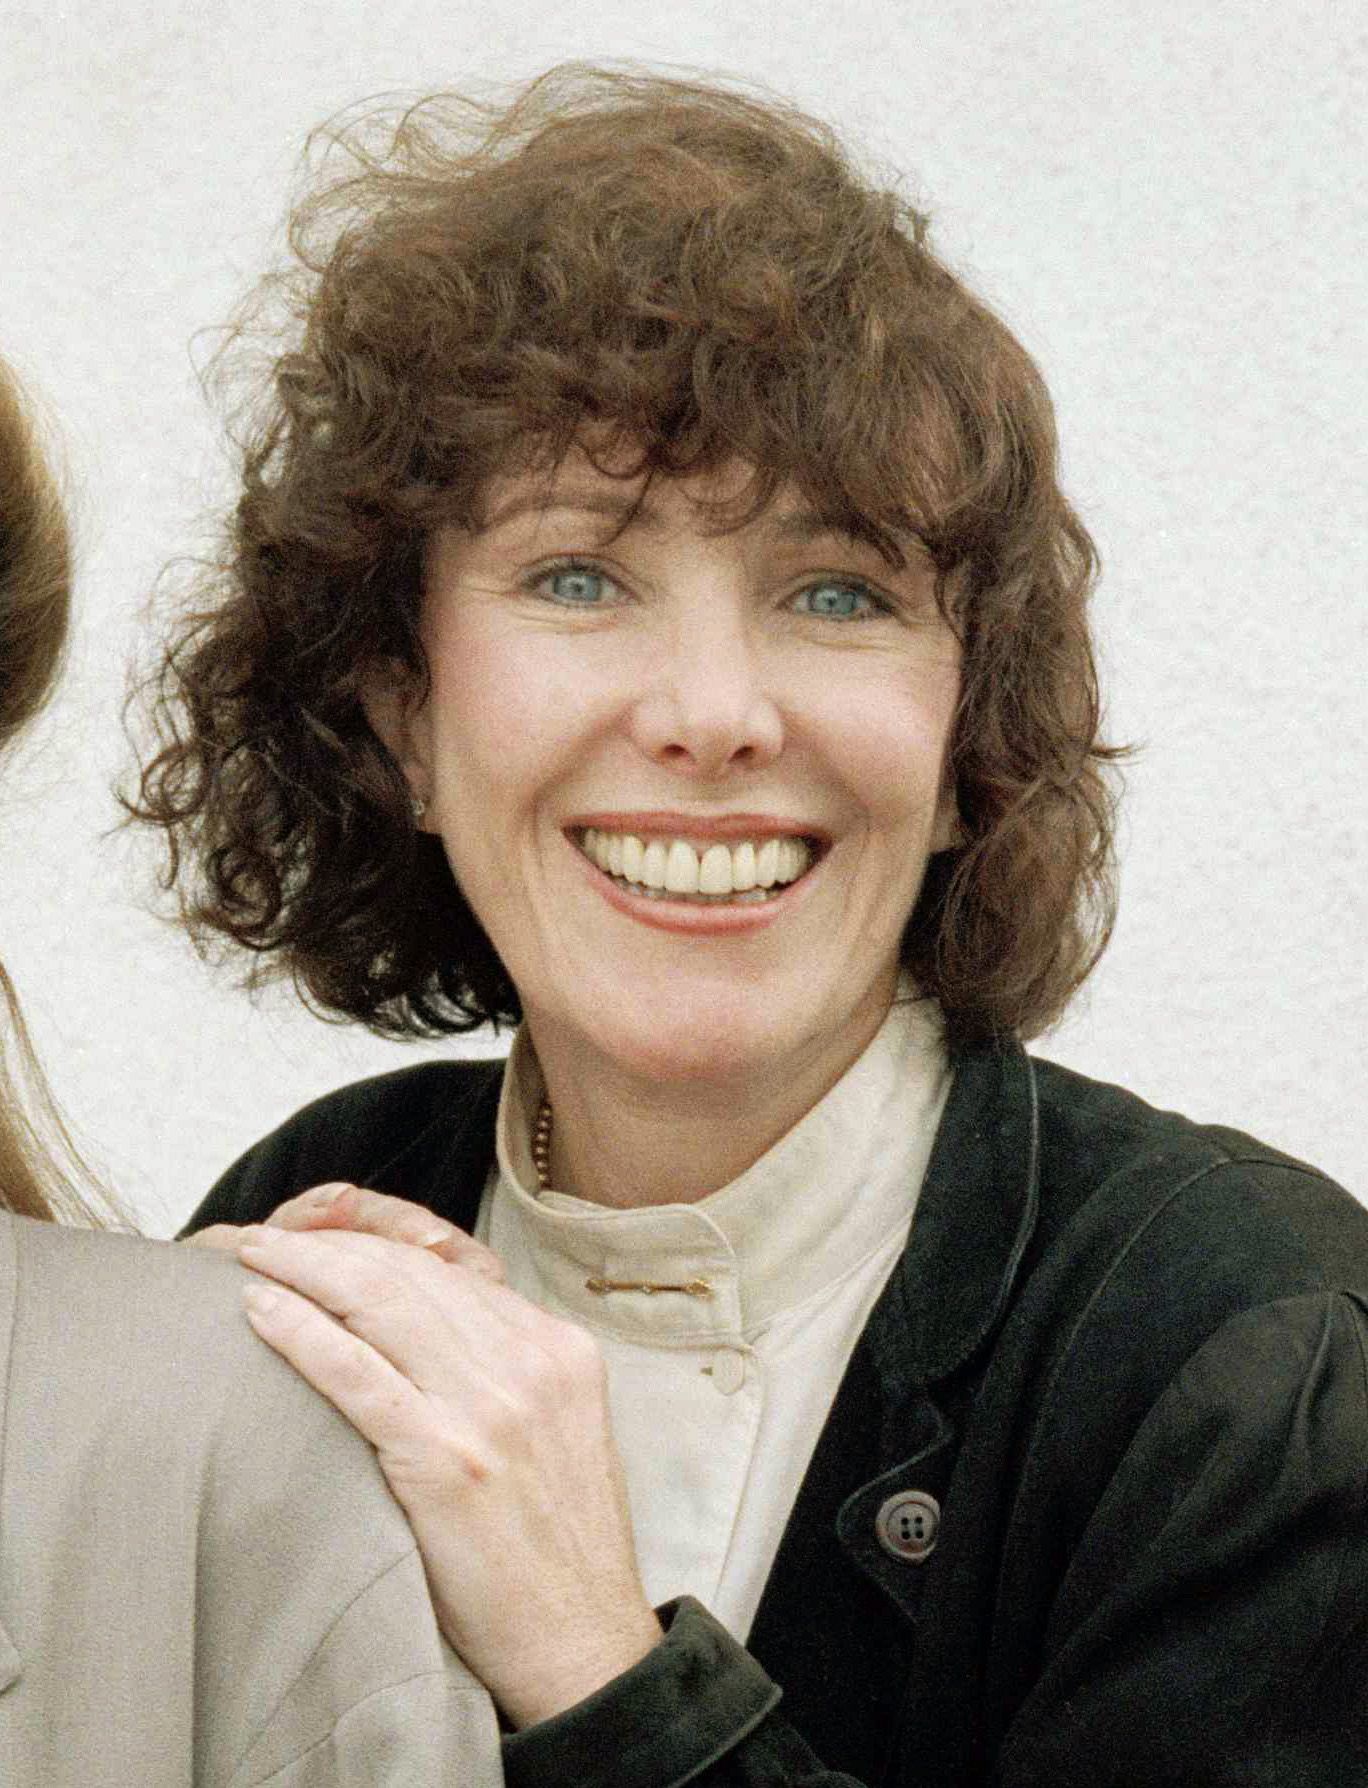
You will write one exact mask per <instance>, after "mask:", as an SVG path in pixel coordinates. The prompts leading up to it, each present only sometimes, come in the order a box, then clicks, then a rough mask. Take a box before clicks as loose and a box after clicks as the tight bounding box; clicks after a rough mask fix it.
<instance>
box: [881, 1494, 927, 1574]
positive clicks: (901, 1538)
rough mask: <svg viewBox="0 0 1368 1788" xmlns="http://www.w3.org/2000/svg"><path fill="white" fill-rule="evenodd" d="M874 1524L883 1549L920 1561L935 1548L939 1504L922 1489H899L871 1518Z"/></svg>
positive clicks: (895, 1555)
mask: <svg viewBox="0 0 1368 1788" xmlns="http://www.w3.org/2000/svg"><path fill="white" fill-rule="evenodd" d="M874 1527H875V1531H876V1532H877V1533H878V1536H879V1544H880V1545H881V1546H882V1547H883V1549H884V1551H885V1552H890V1553H892V1555H893V1557H894V1558H902V1559H906V1560H907V1562H908V1563H909V1564H921V1563H922V1562H923V1561H924V1560H925V1559H928V1558H929V1557H930V1556H931V1554H932V1553H933V1552H934V1551H935V1549H936V1535H937V1534H938V1533H939V1531H940V1504H939V1503H938V1502H937V1501H936V1499H935V1497H934V1496H930V1495H928V1494H927V1492H926V1491H925V1490H900V1491H899V1492H898V1493H897V1495H896V1496H890V1497H889V1499H888V1501H887V1502H886V1503H884V1505H883V1507H882V1508H881V1509H880V1510H879V1512H878V1514H877V1515H876V1516H875V1517H874Z"/></svg>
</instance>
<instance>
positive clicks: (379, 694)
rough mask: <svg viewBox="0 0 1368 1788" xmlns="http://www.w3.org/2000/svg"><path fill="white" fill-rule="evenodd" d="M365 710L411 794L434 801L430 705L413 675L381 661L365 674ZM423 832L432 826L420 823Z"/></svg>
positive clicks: (394, 663)
mask: <svg viewBox="0 0 1368 1788" xmlns="http://www.w3.org/2000/svg"><path fill="white" fill-rule="evenodd" d="M361 707H362V711H363V712H364V713H365V716H366V719H367V720H368V721H369V723H370V729H371V731H372V732H373V733H374V734H375V736H376V738H377V739H379V741H380V743H381V744H382V745H383V746H384V747H385V749H386V751H388V752H389V754H390V756H391V757H392V758H393V759H394V761H395V763H396V764H398V766H399V768H400V769H401V770H402V771H403V773H404V780H405V781H406V782H407V783H408V785H409V794H410V795H411V796H412V797H413V798H414V800H415V801H421V802H426V801H428V800H430V799H431V795H432V764H431V752H430V748H429V741H428V729H427V706H426V704H425V703H423V702H421V701H420V700H419V699H418V690H417V687H416V683H415V679H414V676H413V673H412V672H411V671H410V670H409V669H408V668H407V667H406V666H405V665H402V664H400V663H399V662H398V660H397V659H393V658H384V659H377V660H376V662H375V663H374V664H372V665H369V666H368V667H367V668H366V670H365V671H364V672H363V673H362V677H361ZM419 830H420V831H424V832H426V831H430V830H431V827H429V826H426V825H422V824H421V823H420V825H419Z"/></svg>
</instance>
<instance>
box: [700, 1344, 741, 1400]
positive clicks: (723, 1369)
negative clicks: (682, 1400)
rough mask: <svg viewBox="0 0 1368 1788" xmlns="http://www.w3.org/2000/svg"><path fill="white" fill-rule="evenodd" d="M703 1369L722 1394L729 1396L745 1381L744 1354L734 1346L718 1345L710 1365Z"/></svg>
mask: <svg viewBox="0 0 1368 1788" xmlns="http://www.w3.org/2000/svg"><path fill="white" fill-rule="evenodd" d="M703 1370H704V1371H705V1372H706V1373H708V1374H709V1375H710V1376H711V1378H712V1381H713V1383H714V1384H715V1385H716V1386H717V1388H718V1390H719V1391H721V1393H722V1395H723V1396H724V1397H730V1396H731V1395H732V1394H733V1392H735V1391H739V1390H740V1389H741V1386H742V1385H743V1384H744V1383H745V1382H746V1356H745V1354H743V1353H738V1352H737V1351H736V1350H735V1349H734V1348H730V1347H719V1348H718V1350H717V1352H716V1353H715V1354H714V1355H713V1357H712V1365H711V1366H705V1367H704V1368H703Z"/></svg>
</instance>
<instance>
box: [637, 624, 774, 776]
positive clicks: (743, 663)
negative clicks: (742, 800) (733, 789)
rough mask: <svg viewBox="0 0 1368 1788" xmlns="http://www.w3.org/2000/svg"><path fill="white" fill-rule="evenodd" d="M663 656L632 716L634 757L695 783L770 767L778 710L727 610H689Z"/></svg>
mask: <svg viewBox="0 0 1368 1788" xmlns="http://www.w3.org/2000/svg"><path fill="white" fill-rule="evenodd" d="M663 654H664V655H663V657H662V659H661V661H660V662H659V663H658V665H657V666H656V667H655V670H654V674H653V675H652V676H651V677H650V679H649V681H648V683H647V685H646V687H645V688H644V689H643V690H642V692H641V695H640V696H639V698H638V699H637V701H636V702H635V704H634V707H633V711H632V722H631V730H632V735H633V738H634V739H635V741H636V744H637V746H638V748H639V749H640V750H641V751H643V752H645V754H646V755H647V756H648V757H650V758H651V759H652V760H653V761H654V762H656V763H660V764H663V765H665V766H666V767H667V768H669V769H672V770H674V771H676V772H679V773H682V774H685V775H690V776H694V777H698V778H700V779H703V778H715V777H717V776H720V775H723V774H726V773H728V772H730V771H735V770H756V769H760V768H762V767H763V766H764V765H766V764H769V763H772V762H773V761H774V759H775V758H776V757H777V756H778V755H779V753H780V751H781V750H782V749H783V743H784V728H783V721H782V718H781V715H780V710H779V706H778V704H777V703H776V701H775V699H774V695H773V692H772V691H771V690H770V689H768V688H767V687H766V682H767V679H766V677H765V675H764V671H763V666H762V663H761V657H762V655H761V654H760V653H758V652H757V650H756V646H755V642H754V641H753V640H751V639H750V638H749V637H748V634H747V630H746V627H745V625H744V622H743V621H741V620H740V618H739V617H737V616H736V615H735V614H732V613H728V605H726V604H721V603H720V604H717V605H716V606H711V605H710V607H709V609H708V610H706V611H704V612H700V611H699V609H694V610H692V611H691V613H690V614H689V616H688V617H687V621H686V623H685V624H684V625H682V626H679V627H678V628H676V629H675V630H674V632H673V636H672V638H671V640H670V642H669V644H668V646H665V647H663Z"/></svg>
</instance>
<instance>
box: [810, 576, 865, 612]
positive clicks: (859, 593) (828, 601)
mask: <svg viewBox="0 0 1368 1788" xmlns="http://www.w3.org/2000/svg"><path fill="white" fill-rule="evenodd" d="M798 603H799V606H800V610H801V612H802V613H804V614H809V615H820V616H821V617H823V619H825V620H828V621H863V620H867V619H868V618H869V616H871V615H876V614H878V613H879V612H880V610H881V608H882V604H881V603H880V602H879V599H878V598H877V597H876V596H875V594H874V592H873V591H872V590H870V589H867V588H866V587H865V585H864V584H856V583H846V582H844V581H843V580H842V579H840V578H827V579H825V580H824V581H823V582H821V583H817V584H809V585H808V587H807V589H806V590H800V591H799V592H798Z"/></svg>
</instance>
